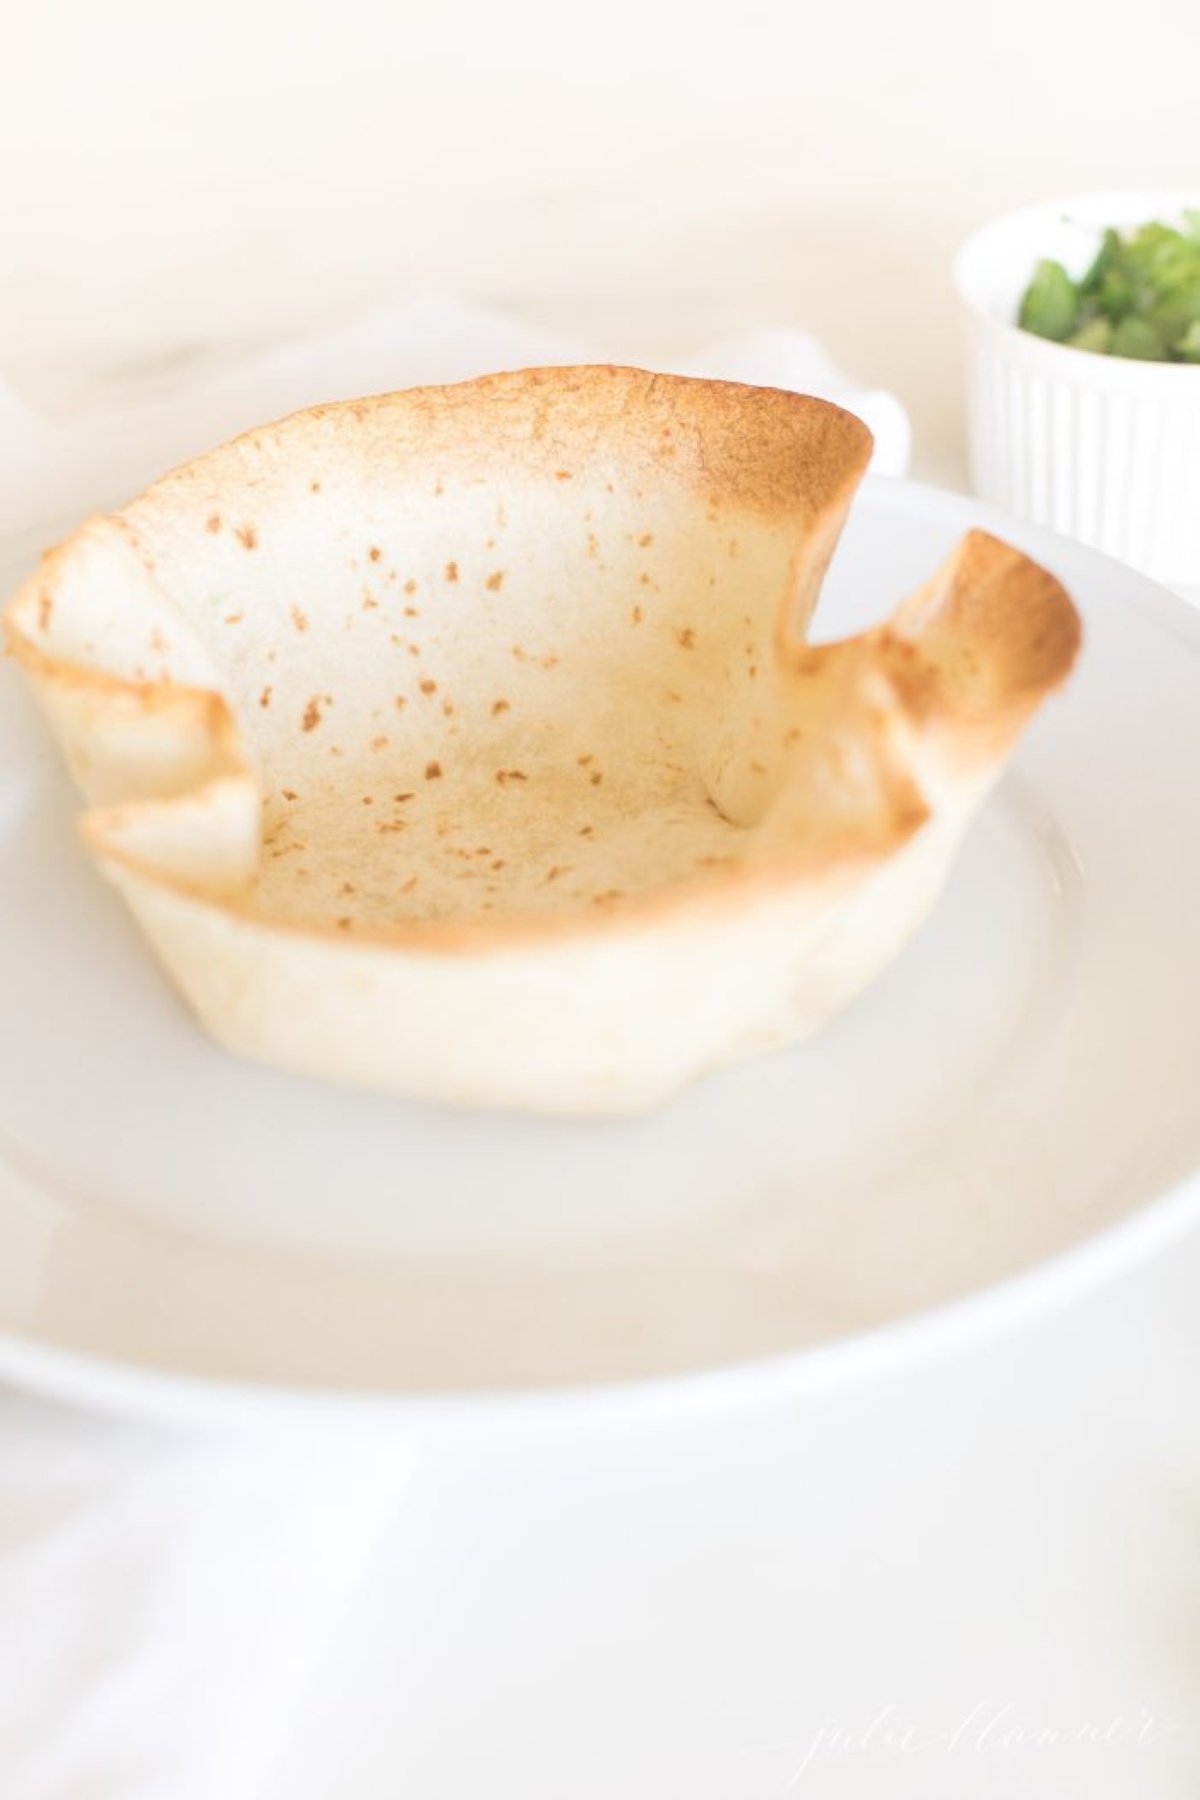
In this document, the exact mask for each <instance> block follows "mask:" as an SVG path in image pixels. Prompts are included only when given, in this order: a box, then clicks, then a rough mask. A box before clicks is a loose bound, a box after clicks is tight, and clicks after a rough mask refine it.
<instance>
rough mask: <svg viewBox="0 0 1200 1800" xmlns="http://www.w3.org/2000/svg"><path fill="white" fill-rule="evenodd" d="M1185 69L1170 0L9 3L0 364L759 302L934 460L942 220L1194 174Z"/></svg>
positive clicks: (941, 392) (716, 309)
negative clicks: (338, 325)
mask: <svg viewBox="0 0 1200 1800" xmlns="http://www.w3.org/2000/svg"><path fill="white" fill-rule="evenodd" d="M1198 64H1200V11H1198V10H1197V8H1196V7H1195V6H1194V5H1193V4H1192V3H1191V0H1138V4H1137V5H1131V6H1129V7H1126V8H1122V9H1119V10H1118V11H1116V12H1108V11H1105V10H1104V9H1102V8H1100V7H1099V6H1098V5H1094V4H1093V5H1090V6H1089V5H1086V4H1084V0H1004V4H998V3H996V0H970V3H969V4H968V3H964V0H842V3H841V4H828V3H827V0H821V3H818V0H737V3H736V4H735V5H730V4H722V5H713V4H711V0H692V3H691V4H688V5H683V4H674V3H672V4H665V3H663V0H659V3H657V4H656V3H655V0H604V3H603V4H600V5H590V6H589V5H586V4H582V3H581V0H442V3H441V4H438V3H437V0H423V3H421V4H414V3H413V0H391V3H389V0H206V3H205V4H204V5H202V6H201V5H197V4H194V3H193V4H183V3H181V0H105V3H104V4H97V3H96V0H48V3H47V4H44V5H38V6H33V5H23V6H18V5H16V4H15V3H14V0H8V4H7V5H5V6H4V7H3V8H0V171H2V174H0V244H2V245H3V269H4V278H3V282H2V283H0V346H2V349H3V360H4V362H5V364H6V365H7V366H8V367H9V368H10V369H12V368H14V367H16V366H17V365H22V366H24V367H25V368H26V370H27V372H28V373H29V376H30V378H31V379H32V378H33V377H35V376H36V377H37V379H38V381H39V383H40V384H43V385H45V386H50V385H53V386H55V387H57V388H58V390H59V391H60V392H61V393H62V394H64V395H67V396H70V395H74V394H78V392H79V384H80V381H81V380H82V379H83V378H85V377H86V379H87V380H88V381H91V380H92V379H93V378H94V377H95V375H96V374H97V372H101V373H109V374H125V373H128V371H129V369H130V368H131V367H135V368H138V369H142V370H153V369H155V368H162V367H163V366H165V365H169V364H171V363H173V362H178V360H179V359H186V358H189V357H192V356H195V355H196V354H198V353H204V352H206V351H208V350H210V349H211V348H212V346H213V344H214V342H216V343H219V344H243V343H248V342H260V341H263V340H264V339H266V338H269V337H271V336H272V335H274V334H275V333H276V332H277V331H278V330H279V329H280V328H281V327H296V328H300V327H303V326H307V325H311V324H314V323H316V322H319V321H323V320H327V319H329V318H332V317H334V316H336V315H337V314H338V313H340V312H341V311H343V310H344V309H346V308H348V307H350V306H353V305H356V304H358V303H360V302H362V301H363V300H367V299H378V298H381V297H383V296H385V295H388V294H393V293H396V292H400V291H404V290H407V289H408V288H410V287H411V286H413V285H420V286H428V285H435V286H441V287H449V288H452V289H455V290H457V291H461V292H464V293H467V294H469V295H476V296H478V297H480V298H484V299H488V300H492V301H499V302H502V303H507V304H511V305H514V306H516V307H519V308H521V309H523V310H524V311H525V312H526V313H527V314H528V315H529V316H530V317H531V318H533V319H535V320H536V321H537V322H539V323H542V324H545V325H550V326H560V327H565V328H569V329H571V330H572V331H576V330H578V331H583V332H586V333H587V334H589V335H592V336H597V335H598V336H599V337H601V338H602V339H603V341H604V342H605V343H607V344H611V345H612V347H613V348H612V353H613V354H614V355H622V354H628V355H630V356H637V355H646V356H650V355H653V354H654V352H655V351H656V349H660V348H663V349H670V350H671V351H673V352H674V353H676V354H679V353H680V352H681V351H684V350H686V349H688V348H689V347H691V346H692V345H695V344H699V343H701V342H703V341H704V340H706V339H708V338H712V337H714V336H717V335H720V334H722V333H724V332H725V331H727V330H730V329H734V328H737V327H739V326H741V325H743V324H757V323H760V322H761V321H762V320H763V319H764V318H770V319H772V320H774V321H776V322H778V323H781V324H787V323H793V322H796V323H803V324H806V325H808V326H809V327H811V328H812V329H814V330H816V331H818V332H819V333H820V334H821V335H822V336H823V337H824V338H825V339H826V340H827V342H828V343H829V346H830V348H831V349H832V351H833V352H834V353H835V355H837V356H839V357H840V358H841V359H842V360H843V361H844V362H845V363H846V364H847V365H848V366H850V367H852V368H854V369H855V370H856V372H857V373H859V374H860V375H861V376H862V377H863V378H864V379H865V380H866V381H868V382H870V383H878V384H880V385H887V386H891V387H894V388H895V389H896V390H897V391H898V392H899V393H900V395H901V398H902V399H904V401H905V402H906V403H907V404H908V405H909V406H910V408H911V410H912V411H913V413H914V417H915V420H916V424H917V427H918V439H919V444H920V445H921V452H922V455H921V461H920V463H919V469H920V470H921V471H924V472H931V473H934V474H937V475H940V476H942V477H947V476H949V475H951V474H953V473H954V471H955V469H956V468H957V467H958V466H959V463H958V458H959V455H960V451H959V442H960V439H959V430H960V427H959V417H958V384H957V370H956V368H955V363H954V358H953V356H952V354H951V353H950V352H951V341H952V335H953V329H954V309H953V301H952V298H951V295H950V291H949V283H948V279H947V260H948V256H949V253H950V251H951V248H952V246H953V245H954V244H955V242H956V241H957V240H958V239H959V238H960V237H961V236H962V235H963V234H964V233H965V231H966V230H967V229H968V228H969V227H970V226H971V225H972V224H974V223H976V222H979V221H981V220H982V219H984V218H986V217H988V216H989V215H990V214H992V213H994V212H996V211H998V210H1000V209H1002V208H1005V207H1008V206H1010V205H1016V204H1019V203H1022V202H1024V201H1026V200H1033V199H1040V198H1043V197H1046V196H1050V195H1054V194H1057V193H1064V192H1066V193H1070V192H1073V191H1079V190H1081V189H1087V188H1115V187H1121V186H1140V185H1155V186H1164V185H1165V186H1186V185H1187V184H1188V183H1194V182H1196V181H1197V180H1198V179H1200V153H1198V151H1197V147H1196V135H1195V74H1196V68H1197V66H1198Z"/></svg>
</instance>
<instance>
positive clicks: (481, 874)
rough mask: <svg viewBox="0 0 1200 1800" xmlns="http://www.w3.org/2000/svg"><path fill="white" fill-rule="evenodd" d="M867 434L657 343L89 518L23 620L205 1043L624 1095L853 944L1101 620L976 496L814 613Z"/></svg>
mask: <svg viewBox="0 0 1200 1800" xmlns="http://www.w3.org/2000/svg"><path fill="white" fill-rule="evenodd" d="M869 450H870V438H869V434H868V432H867V430H866V428H865V427H864V426H863V425H862V424H861V423H860V422H859V421H858V420H857V419H855V418H854V417H852V416H851V415H849V414H847V413H845V412H842V411H841V410H840V409H838V408H837V407H834V406H831V405H828V404H827V403H825V402H822V401H819V400H815V399H810V398H806V397H803V396H798V395H794V394H790V393H782V392H776V391H774V390H764V389H755V388H747V387H741V386H737V385H735V384H731V383H723V382H707V381H694V380H685V379H682V378H674V377H665V376H658V375H651V374H647V373H645V372H643V371H640V370H633V369H617V368H606V367H598V368H578V369H549V370H526V371H523V372H520V373H516V374H508V375H498V376H492V377H487V378H484V379H482V380H478V381H472V382H466V383H463V384H461V385H457V386H453V387H444V388H426V389H415V390H411V391H408V392H405V393H398V394H390V395H384V396H381V397H378V398H375V399H370V400H365V401H361V402H354V403H344V404H339V405H332V406H322V407H317V408H314V409H312V410H310V411H307V412H303V413H298V414H295V415H294V416H292V417H291V418H288V419H285V420H283V421H281V422H280V423H278V424H275V425H272V426H269V427H267V428H265V429H263V430H261V431H258V432H255V433H252V434H250V435H248V436H245V437H242V438H239V439H237V440H235V441H234V442H233V443H231V444H227V445H225V446H224V447H223V448H221V449H218V450H215V451H213V452H212V453H210V454H208V455H205V456H202V457H200V458H199V459H197V460H196V461H194V462H191V463H189V464H187V465H185V466H184V467H183V468H181V469H178V470H176V471H175V472H174V473H173V474H171V475H168V476H167V477H165V479H163V480H162V481H160V482H158V483H156V484H155V485H154V486H153V487H151V488H150V489H148V490H147V492H146V493H144V494H143V495H142V496H140V498H138V499H137V500H135V501H133V502H132V503H131V504H130V505H129V506H127V507H125V508H124V509H123V510H122V511H120V512H119V513H116V514H114V515H112V516H109V517H104V518H95V519H92V520H90V521H88V522H87V523H86V524H84V525H83V526H82V527H81V528H80V529H79V530H78V531H77V532H76V533H75V534H74V535H73V536H72V537H71V538H69V539H68V540H67V541H66V542H65V543H64V544H63V545H62V546H61V547H59V548H58V549H57V550H55V551H53V552H51V553H50V554H49V555H48V556H47V557H46V558H45V560H44V562H43V564H42V567H41V569H40V571H39V573H38V574H37V576H36V577H35V578H34V579H33V580H31V581H30V582H29V583H28V584H27V586H26V587H25V588H24V589H23V590H22V592H21V593H20V594H19V595H18V597H17V599H16V600H15V602H14V603H13V605H12V607H11V608H10V610H9V613H8V615H7V630H8V638H9V642H10V645H11V648H12V650H13V651H14V652H15V654H16V656H17V657H18V659H19V660H20V662H21V664H22V665H23V667H24V669H25V671H26V673H27V675H28V676H29V678H30V680H31V682H32V683H33V686H34V688H35V690H36V692H37V695H38V697H39V699H40V701H41V704H42V706H43V708H44V710H45V713H46V715H47V717H48V719H49V720H50V722H51V724H52V726H53V728H54V730H55V732H56V734H57V736H58V738H59V741H60V743H61V745H62V748H63V751H64V754H65V756H66V759H67V762H68V764H69V766H70V768H71V770H72V773H73V775H74V777H75V779H76V781H77V783H78V785H79V787H80V789H81V791H82V793H83V795H84V797H85V800H86V802H87V811H86V812H85V813H84V815H83V818H82V831H83V836H84V840H85V842H86V844H87V846H88V848H89V850H90V852H91V854H92V855H93V857H94V858H95V860H96V862H97V863H98V865H99V867H100V868H101V869H102V871H103V872H104V873H105V875H107V876H108V877H109V878H110V879H111V880H112V882H113V883H114V884H115V885H116V887H117V888H118V889H119V890H120V892H121V893H122V894H123V895H124V897H125V899H126V900H127V901H128V903H129V905H130V907H131V908H132V910H133V912H134V914H135V916H136V918H137V920H138V922H139V924H140V926H141V927H142V929H143V931H144V932H145V934H146V936H147V938H148V939H149V941H150V943H151V944H152V945H153V947H154V949H155V951H156V953H157V954H158V956H159V958H160V959H161V961H162V964H163V966H164V967H165V968H166V970H167V971H168V972H169V974H170V976H171V977H172V979H173V980H174V982H175V983H176V985H177V986H178V988H179V990H180V991H181V993H182V994H183V995H184V996H185V997H186V999H187V1001H188V1002H189V1003H190V1005H191V1007H192V1008H193V1009H194V1011H195V1013H196V1015H197V1016H198V1018H199V1019H200V1021H201V1022H202V1024H203V1025H204V1027H205V1028H206V1029H207V1030H208V1031H209V1032H210V1033H211V1034H212V1036H213V1037H214V1038H216V1039H217V1040H218V1041H219V1042H220V1043H221V1044H223V1045H225V1046H226V1047H227V1048H228V1049H230V1050H231V1051H234V1052H236V1053H237V1054H239V1055H243V1056H250V1057H255V1058H259V1059H262V1060H264V1061H266V1062H269V1063H273V1064H276V1065H278V1066H280V1067H283V1068H287V1069H291V1070H294V1071H298V1072H301V1073H304V1074H307V1075H311V1076H316V1077H320V1078H323V1079H327V1080H332V1081H337V1082H343V1083H349V1084H355V1085H360V1086H364V1087H369V1088H374V1089H382V1090H385V1091H391V1092H395V1093H405V1094H416V1095H423V1096H427V1097H430V1098H436V1099H441V1100H448V1101H453V1102H460V1103H469V1104H472V1105H481V1106H496V1107H516V1108H524V1109H529V1110H533V1111H538V1112H545V1113H567V1114H571V1113H575V1114H585V1113H593V1114H603V1113H619V1112H628V1111H637V1110H641V1109H645V1108H648V1107H651V1106H653V1105H656V1104H658V1103H659V1102H661V1101H663V1100H664V1099H665V1098H666V1097H668V1096H669V1095H670V1094H671V1093H672V1092H674V1091H675V1090H677V1089H678V1088H679V1087H680V1086H682V1085H683V1084H685V1083H686V1082H688V1081H690V1080H692V1079H693V1078H695V1077H696V1076H698V1075H700V1074H701V1073H703V1072H704V1071H705V1070H708V1069H711V1068H713V1067H715V1066H717V1065H720V1064H722V1063H724V1062H727V1061H729V1060H731V1059H733V1058H736V1057H741V1056H745V1055H747V1054H749V1053H751V1052H755V1051H760V1050H765V1049H769V1048H772V1047H774V1046H777V1045H782V1044H786V1043H790V1042H792V1041H794V1040H797V1039H799V1038H802V1037H804V1036H806V1035H808V1034H809V1033H811V1032H813V1031H815V1030H817V1029H818V1028H819V1027H820V1026H821V1025H822V1024H823V1023H825V1021H827V1020H828V1019H829V1018H830V1017H831V1016H832V1015H833V1014H834V1013H836V1012H837V1011H838V1010H839V1008H841V1007H843V1006H844V1005H845V1004H846V1003H847V1002H848V1001H849V1000H850V999H851V998H852V997H853V996H854V995H855V994H856V993H858V992H859V991H860V990H861V989H862V988H863V986H864V985H865V984H866V983H867V982H869V981H870V980H871V978H872V977H873V976H874V975H875V974H876V973H877V972H878V971H879V970H880V969H881V968H882V967H883V966H884V965H885V964H886V963H887V962H888V961H889V960H890V959H891V958H892V957H893V956H894V955H895V954H896V953H897V951H898V950H899V949H900V947H901V946H902V945H903V944H904V942H905V941H906V939H907V938H908V937H909V936H910V935H911V933H912V932H913V931H914V930H915V929H916V927H917V926H918V925H919V924H920V922H921V921H922V919H923V918H924V917H925V915H926V913H927V912H928V910H929V908H930V907H931V905H932V904H933V901H934V899H935V897H936V895H937V892H938V890H939V888H940V886H941V884H942V882H943V880H944V878H945V875H946V873H947V870H948V868H949V866H950V863H951V861H952V859H953V856H954V853H955V850H956V847H957V845H958V843H959V841H960V840H961V837H962V834H963V832H964V830H965V828H966V826H967V824H968V822H969V820H970V817H971V815H972V813H973V812H974V810H975V809H976V807H977V806H978V805H979V802H980V800H981V799H982V797H983V796H984V794H985V793H986V791H987V789H988V787H989V786H990V785H991V783H992V782H993V781H994V780H995V779H996V777H997V775H998V774H999V772H1000V770H1001V769H1002V767H1003V765H1004V762H1005V760H1006V758H1007V757H1008V755H1009V753H1010V751H1011V749H1012V747H1013V745H1014V743H1015V741H1016V739H1017V737H1018V736H1019V734H1020V732H1021V730H1022V728H1023V727H1024V725H1025V724H1026V722H1027V721H1028V720H1029V718H1030V717H1031V715H1032V714H1033V712H1034V711H1035V709H1036V708H1037V706H1038V705H1039V704H1040V702H1041V701H1042V700H1043V698H1044V697H1045V696H1046V695H1047V694H1048V693H1049V692H1050V691H1051V690H1052V689H1054V688H1055V687H1056V686H1058V685H1059V684H1060V683H1061V682H1062V681H1063V680H1064V679H1065V677H1066V676H1067V674H1068V672H1069V670H1070V668H1071V664H1072V661H1073V659H1074V657H1075V654H1076V650H1077V646H1078V642H1079V623H1078V619H1077V617H1076V614H1075V612H1074V609H1073V608H1072V606H1071V604H1070V601H1069V600H1068V598H1067V596H1066V594H1065V593H1064V591H1063V589H1062V588H1061V587H1060V585H1059V584H1058V583H1057V582H1056V581H1055V580H1054V579H1053V577H1052V576H1050V575H1049V574H1048V573H1046V572H1045V571H1044V570H1042V569H1041V568H1039V567H1038V566H1036V565H1035V564H1033V563H1032V562H1030V561H1029V560H1028V559H1027V558H1025V557H1023V556H1021V555H1019V554H1018V553H1017V552H1016V551H1014V550H1012V549H1009V548H1008V547H1007V546H1005V545H1003V544H1001V543H999V542H998V541H996V540H995V539H993V538H990V537H987V536H985V535H984V534H982V533H978V532H974V533H971V534H970V535H969V536H968V537H967V538H965V539H964V541H963V543H962V544H961V545H960V546H959V548H958V550H957V551H956V552H955V554H954V555H953V556H952V558H951V559H950V561H949V562H948V563H947V564H946V566H944V567H943V568H942V569H941V571H940V572H938V573H937V574H936V575H934V577H933V579H932V580H931V581H930V582H929V583H928V585H927V586H926V587H924V588H923V589H922V590H921V591H920V592H919V593H918V594H916V595H914V596H913V597H912V598H911V599H910V600H908V601H906V602H905V603H904V604H903V605H901V606H900V607H899V608H898V610H897V611H896V612H895V613H893V615H892V616H891V617H890V618H889V619H888V620H886V622H884V623H882V624H881V625H879V626H878V627H877V628H875V629H873V630H871V631H868V632H866V633H864V634H862V635H861V636H858V637H855V638H852V639H848V640H846V641H844V642H841V643H836V644H830V645H824V646H820V647H811V646H809V645H807V643H806V632H807V629H808V625H809V621H810V618H811V615H812V612H813V608H814V605H815V603H816V599H817V594H818V589H819V585H820V581H821V577H822V575H823V573H824V570H825V567H826V565H827V562H828V559H829V557H830V555H831V553H832V550H833V548H834V545H835V542H836V539H837V536H838V533H839V531H840V528H841V526H842V523H843V520H844V518H845V515H846V512H847V509H848V506H849V504H850V501H851V498H852V495H853V492H854V489H855V487H856V485H857V483H858V481H859V479H860V477H861V475H862V473H863V471H864V468H865V466H866V463H867V459H868V455H869Z"/></svg>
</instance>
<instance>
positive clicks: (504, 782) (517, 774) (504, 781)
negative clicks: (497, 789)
mask: <svg viewBox="0 0 1200 1800" xmlns="http://www.w3.org/2000/svg"><path fill="white" fill-rule="evenodd" d="M496 780H497V781H498V782H499V784H500V786H501V787H507V786H508V784H509V782H510V781H528V780H529V777H528V775H527V774H526V773H525V771H524V769H497V770H496Z"/></svg>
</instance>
